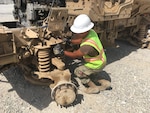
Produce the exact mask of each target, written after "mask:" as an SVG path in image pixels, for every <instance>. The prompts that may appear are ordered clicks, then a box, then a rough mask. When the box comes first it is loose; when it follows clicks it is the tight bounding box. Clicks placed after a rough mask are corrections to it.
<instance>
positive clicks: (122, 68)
mask: <svg viewBox="0 0 150 113" xmlns="http://www.w3.org/2000/svg"><path fill="white" fill-rule="evenodd" d="M117 44H118V46H119V47H118V48H107V49H106V54H107V58H108V64H107V66H106V67H105V68H104V70H103V71H102V73H101V74H102V75H106V76H109V77H110V78H111V84H112V90H106V91H102V92H100V93H99V94H85V93H83V92H81V91H79V92H78V93H79V94H78V95H77V100H76V101H75V103H73V105H71V106H70V107H67V108H65V107H61V106H58V105H57V104H56V103H55V101H53V100H52V99H51V97H50V92H51V91H50V89H49V88H48V87H46V86H36V85H33V84H30V83H29V82H27V81H25V79H24V77H23V76H22V75H23V73H22V72H21V71H20V70H19V68H18V67H17V66H14V67H10V68H9V69H8V70H6V71H4V72H2V73H0V113H149V111H150V104H149V103H150V90H149V89H150V82H149V81H150V77H149V75H150V69H149V67H150V57H149V56H150V50H148V49H139V48H137V47H133V46H131V45H129V44H128V43H126V42H117ZM72 66H74V65H72ZM71 69H73V68H72V67H71Z"/></svg>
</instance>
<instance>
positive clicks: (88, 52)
mask: <svg viewBox="0 0 150 113" xmlns="http://www.w3.org/2000/svg"><path fill="white" fill-rule="evenodd" d="M80 51H81V52H82V53H84V54H86V55H89V56H91V57H94V56H97V55H98V54H99V53H98V51H97V50H96V49H95V48H94V47H92V46H89V45H83V46H81V47H80Z"/></svg>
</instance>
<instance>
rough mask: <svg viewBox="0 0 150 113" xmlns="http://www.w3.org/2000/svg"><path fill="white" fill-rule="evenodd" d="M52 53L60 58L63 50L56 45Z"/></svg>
mask: <svg viewBox="0 0 150 113" xmlns="http://www.w3.org/2000/svg"><path fill="white" fill-rule="evenodd" d="M53 53H54V55H55V56H62V55H64V50H63V48H62V47H61V46H60V44H57V45H56V46H54V48H53Z"/></svg>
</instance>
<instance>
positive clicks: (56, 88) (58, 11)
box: [0, 0, 150, 106]
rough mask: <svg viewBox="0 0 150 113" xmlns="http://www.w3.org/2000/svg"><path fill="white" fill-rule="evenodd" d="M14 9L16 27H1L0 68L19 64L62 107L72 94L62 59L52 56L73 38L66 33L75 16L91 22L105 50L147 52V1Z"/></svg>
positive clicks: (34, 3)
mask: <svg viewBox="0 0 150 113" xmlns="http://www.w3.org/2000/svg"><path fill="white" fill-rule="evenodd" d="M14 8H15V10H14V16H15V18H16V19H18V20H19V22H20V23H19V26H17V28H7V27H4V26H1V27H0V66H4V65H7V64H14V63H15V64H18V65H19V66H20V67H21V68H22V69H23V70H24V72H25V75H24V76H25V78H26V79H27V80H29V81H30V82H32V83H35V84H44V85H49V87H50V88H51V90H52V93H51V96H52V98H53V99H54V100H55V101H56V102H57V103H58V104H60V105H62V106H67V105H70V104H72V103H73V102H74V101H75V99H76V95H77V88H76V85H75V84H74V83H72V81H71V73H70V71H69V70H68V69H66V68H65V63H64V59H63V57H62V56H55V55H54V53H53V52H54V47H55V45H58V44H59V45H61V46H63V47H64V48H66V49H67V46H66V43H65V42H64V41H63V39H64V38H68V37H71V36H72V33H71V32H70V30H69V28H70V26H71V25H72V23H73V20H74V19H75V17H76V16H77V15H79V14H81V13H84V14H87V15H88V16H89V17H90V18H91V20H92V21H93V22H94V24H95V27H94V29H95V31H96V32H97V33H98V34H99V35H100V38H101V41H102V43H103V45H104V46H114V45H115V39H123V40H127V41H129V42H130V43H132V44H134V45H137V46H139V47H143V48H145V47H149V38H147V37H146V35H147V31H148V29H149V27H150V26H149V24H150V1H149V0H14ZM56 51H57V49H56Z"/></svg>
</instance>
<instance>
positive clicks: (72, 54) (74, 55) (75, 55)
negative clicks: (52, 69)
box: [64, 49, 84, 58]
mask: <svg viewBox="0 0 150 113" xmlns="http://www.w3.org/2000/svg"><path fill="white" fill-rule="evenodd" d="M64 54H65V55H66V56H68V57H71V58H81V57H83V55H84V53H82V52H81V51H80V49H78V50H76V51H73V52H70V51H64Z"/></svg>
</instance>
